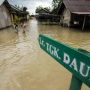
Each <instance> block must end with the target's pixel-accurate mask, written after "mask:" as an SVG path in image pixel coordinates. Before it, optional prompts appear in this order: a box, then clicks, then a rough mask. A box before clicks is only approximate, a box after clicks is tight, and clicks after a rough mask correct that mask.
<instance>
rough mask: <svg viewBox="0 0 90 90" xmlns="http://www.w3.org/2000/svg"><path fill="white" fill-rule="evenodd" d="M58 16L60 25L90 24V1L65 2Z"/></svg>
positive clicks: (71, 0)
mask: <svg viewBox="0 0 90 90" xmlns="http://www.w3.org/2000/svg"><path fill="white" fill-rule="evenodd" d="M58 14H59V15H60V24H61V25H65V26H68V27H69V26H75V25H80V26H82V29H83V28H84V26H86V25H89V24H90V1H89V0H63V2H62V3H61V4H60V7H59V10H58Z"/></svg>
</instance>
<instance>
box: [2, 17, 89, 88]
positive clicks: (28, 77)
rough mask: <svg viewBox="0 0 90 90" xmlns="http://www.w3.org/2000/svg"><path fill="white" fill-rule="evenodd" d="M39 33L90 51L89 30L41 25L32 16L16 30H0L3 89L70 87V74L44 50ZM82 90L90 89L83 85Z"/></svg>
mask: <svg viewBox="0 0 90 90" xmlns="http://www.w3.org/2000/svg"><path fill="white" fill-rule="evenodd" d="M39 33H42V34H48V35H49V36H52V37H53V38H55V39H57V40H58V41H62V42H64V43H67V44H70V45H71V46H73V47H76V48H83V49H85V50H88V51H90V32H82V31H81V30H75V29H69V28H62V27H60V26H57V25H41V24H38V22H37V21H36V20H35V19H33V20H30V21H29V22H28V24H27V27H26V30H25V33H23V30H22V28H19V32H18V33H16V32H15V30H14V29H13V28H9V29H6V30H1V31H0V90H69V86H70V79H71V73H70V72H69V71H67V70H66V69H65V68H63V66H61V65H60V64H59V63H57V62H56V61H55V60H54V59H53V58H51V57H50V56H49V55H47V54H46V53H45V52H44V51H42V50H41V49H40V47H39V45H38V40H37V38H38V35H39ZM82 90H89V88H88V87H87V86H86V85H84V84H83V87H82Z"/></svg>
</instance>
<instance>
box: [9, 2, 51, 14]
mask: <svg viewBox="0 0 90 90" xmlns="http://www.w3.org/2000/svg"><path fill="white" fill-rule="evenodd" d="M9 1H10V3H12V4H17V5H20V6H22V5H23V6H26V7H27V8H28V11H29V12H30V14H32V13H33V14H35V9H36V7H38V6H43V7H51V3H52V0H9Z"/></svg>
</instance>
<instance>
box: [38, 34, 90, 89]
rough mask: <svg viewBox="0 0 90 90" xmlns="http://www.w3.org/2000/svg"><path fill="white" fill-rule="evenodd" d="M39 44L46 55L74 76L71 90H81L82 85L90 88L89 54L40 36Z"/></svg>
mask: <svg viewBox="0 0 90 90" xmlns="http://www.w3.org/2000/svg"><path fill="white" fill-rule="evenodd" d="M39 44H40V47H41V48H42V49H43V50H44V51H45V52H46V53H48V54H49V55H50V56H52V57H53V58H54V59H55V60H56V61H57V62H59V63H60V64H61V65H63V66H64V67H65V68H66V69H67V70H69V71H70V72H71V73H72V74H73V76H72V80H71V86H70V89H69V90H80V89H81V86H82V83H85V84H86V85H87V86H89V87H90V53H89V52H88V53H85V51H84V50H81V49H76V48H72V47H70V46H69V45H66V44H64V43H61V42H58V41H56V40H54V39H52V38H50V37H48V36H45V35H39Z"/></svg>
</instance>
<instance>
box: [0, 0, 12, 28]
mask: <svg viewBox="0 0 90 90" xmlns="http://www.w3.org/2000/svg"><path fill="white" fill-rule="evenodd" d="M11 24H12V23H11V17H10V13H9V10H8V9H7V7H6V6H5V0H1V1H0V29H1V28H5V27H8V26H11Z"/></svg>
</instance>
